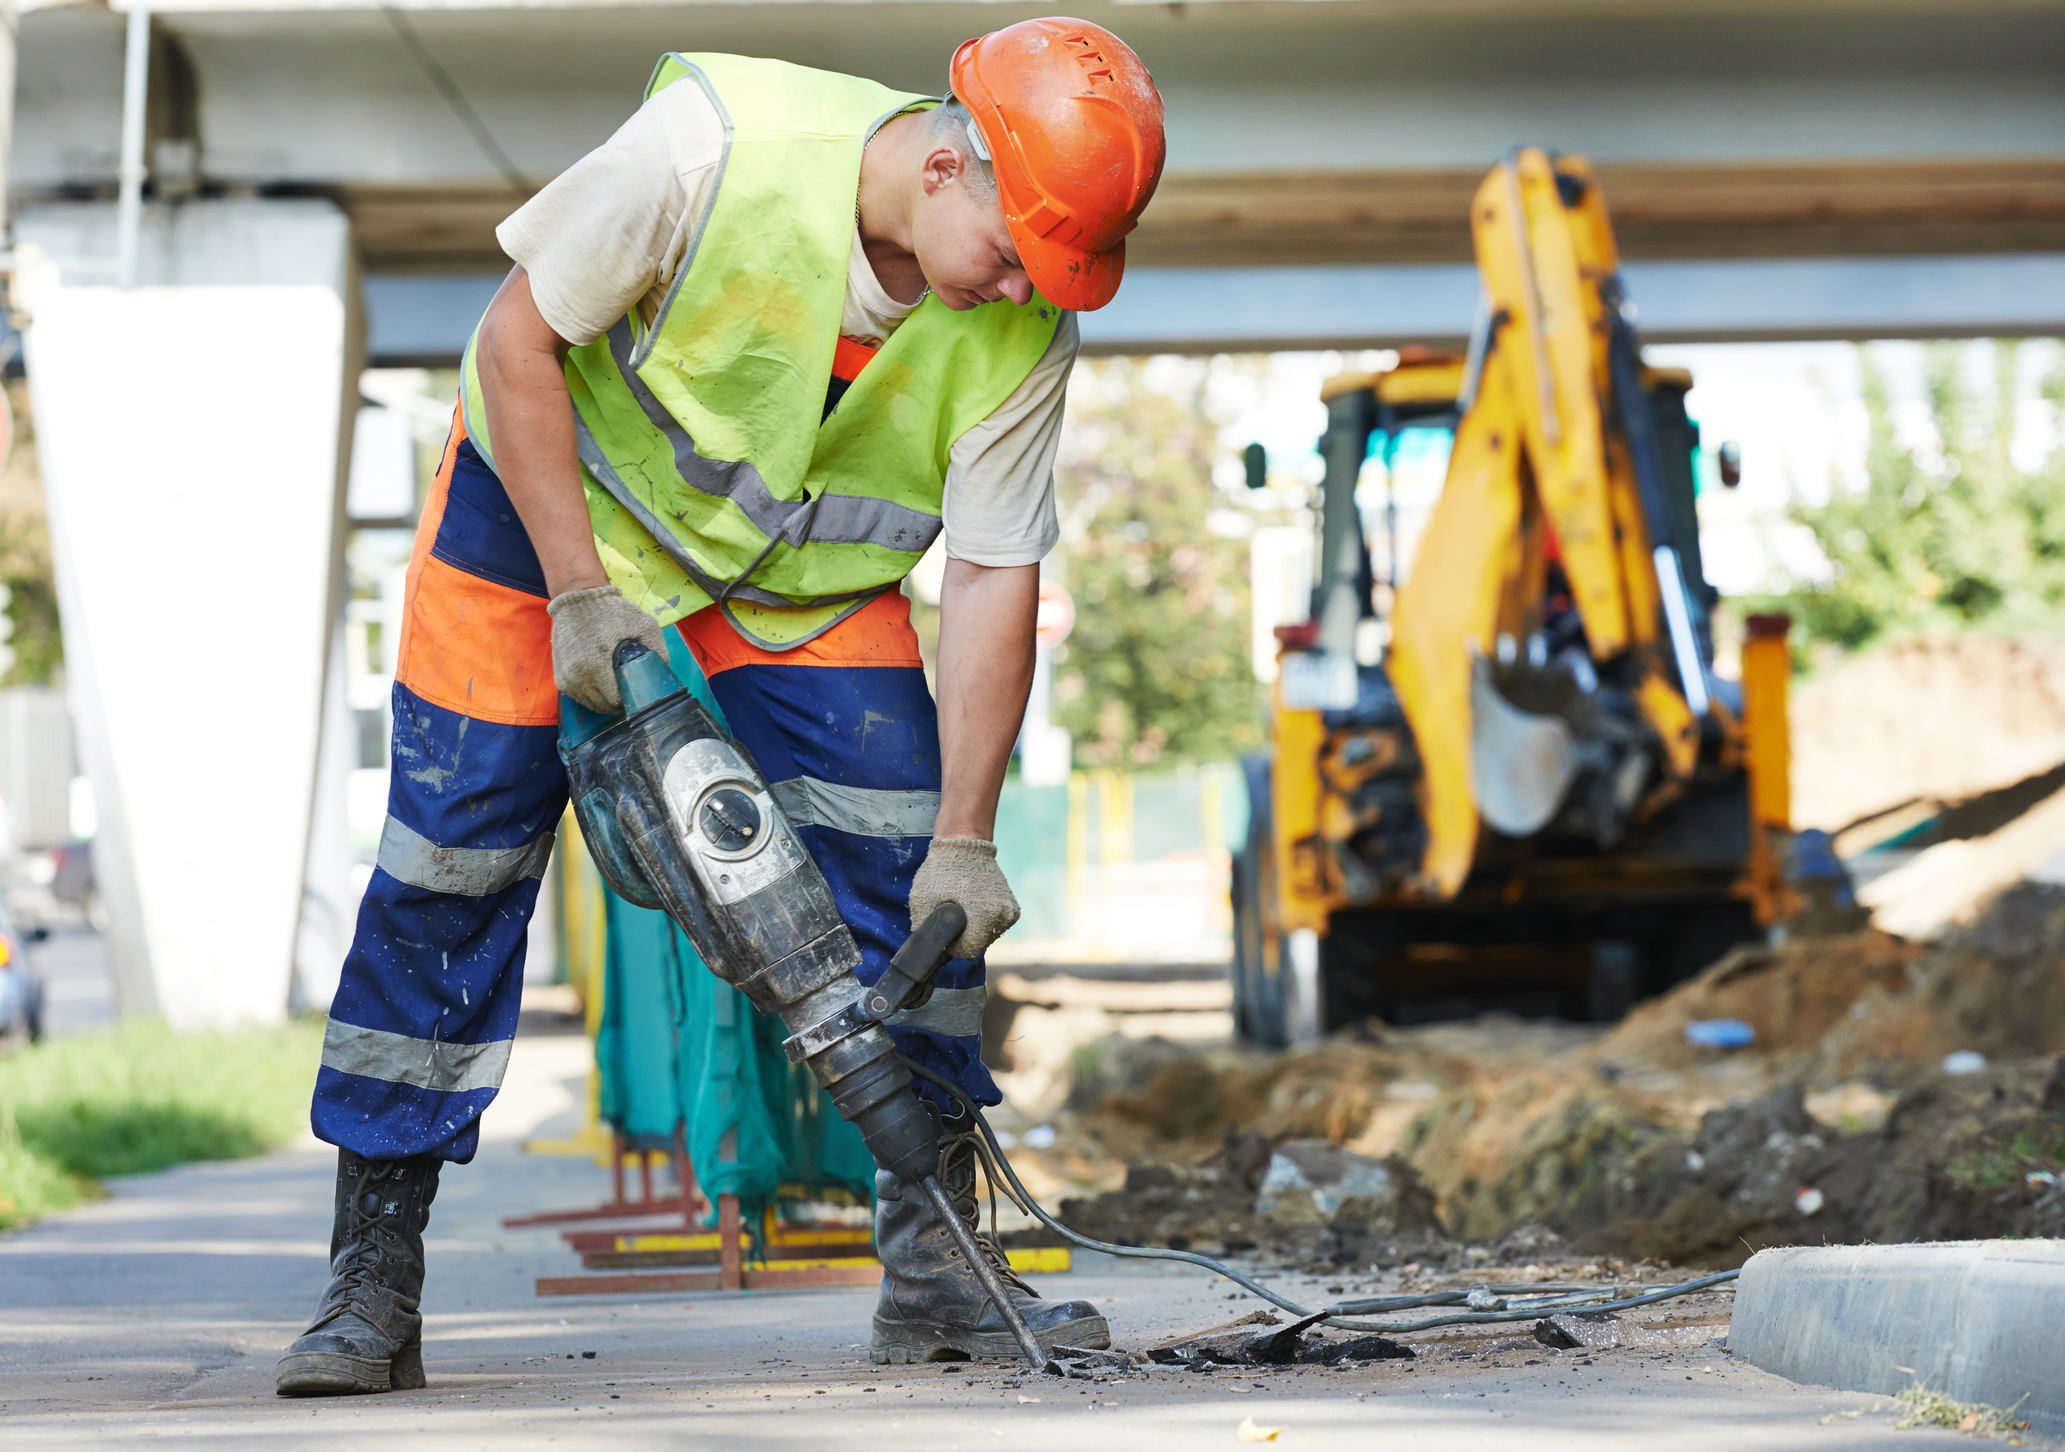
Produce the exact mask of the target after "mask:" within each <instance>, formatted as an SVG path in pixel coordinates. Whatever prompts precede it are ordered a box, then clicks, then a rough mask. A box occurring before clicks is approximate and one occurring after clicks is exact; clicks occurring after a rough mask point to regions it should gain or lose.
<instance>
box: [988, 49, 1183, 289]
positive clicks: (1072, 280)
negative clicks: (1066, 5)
mask: <svg viewBox="0 0 2065 1452" xmlns="http://www.w3.org/2000/svg"><path fill="white" fill-rule="evenodd" d="M951 76H952V84H953V90H954V95H955V96H957V97H959V98H960V100H961V102H962V104H964V105H965V106H967V108H968V112H969V114H970V115H971V116H973V117H974V118H975V124H976V126H977V127H978V128H980V130H981V132H982V136H981V140H982V142H983V143H984V145H985V146H986V147H987V149H988V152H989V156H988V157H987V158H986V159H987V160H988V161H989V162H990V163H991V165H992V166H994V167H995V168H996V174H997V194H998V196H999V197H1000V198H1001V199H1002V201H1003V204H1004V220H1005V222H1006V223H1007V224H1008V225H1009V226H1010V228H1011V236H1012V239H1013V240H1014V241H1015V242H1017V244H1018V260H1019V261H1020V262H1021V263H1023V264H1024V265H1025V271H1026V275H1027V276H1029V277H1030V278H1031V279H1032V282H1033V286H1035V287H1037V288H1038V289H1039V290H1040V292H1041V294H1042V295H1043V296H1045V297H1046V298H1047V299H1048V300H1049V301H1051V302H1056V303H1059V304H1060V305H1061V306H1062V307H1065V308H1071V309H1074V310H1075V311H1077V312H1088V311H1090V310H1091V309H1092V308H1101V307H1103V306H1104V305H1105V304H1106V303H1108V302H1110V301H1111V299H1112V295H1113V294H1114V293H1116V292H1117V291H1118V290H1119V277H1120V275H1121V274H1122V273H1124V271H1125V268H1126V243H1125V236H1126V234H1127V233H1128V232H1130V231H1132V230H1133V227H1134V224H1135V223H1137V222H1138V221H1139V220H1140V213H1141V210H1142V209H1143V208H1145V207H1146V206H1147V202H1148V198H1150V197H1152V196H1153V195H1154V188H1155V183H1156V182H1158V181H1160V180H1161V177H1162V156H1163V151H1164V147H1163V144H1162V97H1161V92H1159V91H1157V90H1156V89H1155V88H1154V79H1153V78H1152V77H1151V76H1149V75H1148V74H1147V67H1146V66H1144V65H1142V64H1141V63H1140V57H1139V56H1137V55H1135V54H1133V52H1132V49H1131V48H1130V47H1129V46H1127V44H1126V43H1125V42H1124V41H1122V40H1120V39H1119V38H1118V37H1117V36H1115V35H1113V34H1112V33H1111V32H1110V31H1108V30H1106V29H1104V28H1103V27H1102V26H1097V25H1091V24H1090V23H1089V22H1087V21H1083V20H1070V19H1067V18H1065V17H1061V16H1049V17H1047V18H1045V19H1041V20H1021V21H1020V22H1019V23H1018V24H1016V25H1012V26H1007V27H1005V28H1004V29H1002V30H999V31H995V32H993V33H992V34H989V35H985V36H981V37H979V38H978V39H975V40H971V41H969V42H968V43H967V44H965V45H963V46H962V47H961V48H960V49H959V50H957V51H955V52H954V63H953V69H952V72H951Z"/></svg>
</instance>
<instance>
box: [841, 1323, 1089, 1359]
mask: <svg viewBox="0 0 2065 1452" xmlns="http://www.w3.org/2000/svg"><path fill="white" fill-rule="evenodd" d="M1036 1335H1037V1337H1038V1340H1039V1343H1040V1345H1041V1347H1042V1348H1044V1349H1045V1350H1048V1351H1055V1350H1060V1349H1062V1348H1066V1347H1079V1348H1081V1349H1082V1350H1085V1351H1105V1350H1108V1349H1109V1348H1110V1346H1111V1326H1110V1325H1109V1323H1107V1322H1106V1321H1105V1319H1104V1318H1103V1317H1102V1316H1084V1317H1081V1318H1079V1319H1077V1320H1074V1321H1064V1322H1062V1323H1061V1324H1060V1325H1058V1326H1050V1327H1048V1328H1047V1329H1046V1330H1044V1331H1040V1332H1038V1333H1036ZM1024 1356H1025V1353H1024V1352H1023V1351H1021V1350H1020V1349H1019V1346H1018V1338H1017V1337H1015V1336H1013V1335H1012V1334H1011V1333H1010V1332H1009V1331H964V1330H961V1329H959V1328H957V1327H953V1326H942V1325H940V1324H939V1323H938V1322H936V1321H886V1320H884V1319H883V1318H882V1317H880V1316H877V1317H876V1318H875V1330H874V1335H873V1337H872V1338H871V1339H870V1341H869V1343H868V1360H870V1361H872V1362H874V1363H875V1365H877V1366H908V1365H914V1364H917V1363H920V1362H926V1361H957V1360H962V1359H969V1360H990V1361H1019V1360H1023V1359H1024Z"/></svg>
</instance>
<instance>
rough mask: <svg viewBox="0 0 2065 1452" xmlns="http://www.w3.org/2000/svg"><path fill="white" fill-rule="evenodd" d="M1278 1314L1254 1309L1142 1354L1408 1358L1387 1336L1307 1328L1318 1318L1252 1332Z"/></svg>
mask: <svg viewBox="0 0 2065 1452" xmlns="http://www.w3.org/2000/svg"><path fill="white" fill-rule="evenodd" d="M1281 1319H1282V1318H1281V1317H1279V1316H1277V1315H1276V1313H1275V1312H1273V1311H1255V1312H1253V1313H1251V1314H1249V1315H1246V1316H1243V1317H1241V1318H1240V1319H1239V1320H1238V1321H1229V1322H1228V1323H1227V1324H1226V1325H1224V1326H1215V1327H1213V1328H1212V1329H1211V1330H1209V1331H1201V1332H1198V1333H1197V1334H1195V1335H1192V1336H1185V1337H1181V1338H1179V1339H1177V1340H1174V1341H1165V1342H1163V1343H1162V1344H1161V1345H1159V1346H1154V1347H1150V1348H1149V1349H1148V1351H1147V1359H1148V1360H1150V1361H1153V1362H1158V1363H1160V1364H1161V1365H1163V1366H1188V1367H1193V1368H1200V1369H1201V1368H1205V1367H1212V1366H1291V1365H1304V1366H1340V1365H1343V1364H1344V1363H1352V1362H1362V1361H1410V1360H1412V1357H1413V1353H1412V1351H1411V1350H1410V1349H1409V1348H1407V1347H1405V1346H1402V1345H1400V1344H1399V1343H1398V1342H1396V1341H1393V1340H1392V1339H1391V1338H1390V1337H1388V1336H1350V1337H1347V1338H1345V1339H1330V1338H1329V1337H1327V1336H1326V1335H1325V1334H1324V1333H1321V1332H1316V1331H1314V1330H1313V1329H1312V1327H1313V1323H1314V1322H1315V1321H1317V1320H1318V1319H1319V1318H1318V1317H1316V1316H1314V1317H1309V1318H1307V1319H1305V1320H1302V1321H1295V1322H1293V1323H1292V1324H1290V1325H1288V1326H1283V1327H1281V1328H1280V1329H1278V1330H1275V1331H1254V1330H1250V1329H1248V1328H1250V1327H1254V1326H1276V1325H1277V1324H1278V1322H1279V1321H1280V1320H1281Z"/></svg>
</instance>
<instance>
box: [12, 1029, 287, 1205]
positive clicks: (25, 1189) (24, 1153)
mask: <svg viewBox="0 0 2065 1452" xmlns="http://www.w3.org/2000/svg"><path fill="white" fill-rule="evenodd" d="M322 1042H323V1025H322V1023H321V1021H320V1020H308V1021H301V1022H296V1023H290V1024H283V1025H280V1026H278V1027H274V1028H252V1029H238V1030H234V1031H231V1032H226V1033H209V1034H175V1033H173V1032H172V1031H171V1030H170V1029H168V1028H166V1027H165V1025H164V1024H163V1023H160V1022H158V1021H156V1020H151V1019H133V1020H130V1021H128V1022H126V1023H123V1024H121V1025H120V1026H119V1027H116V1028H113V1029H109V1030H107V1031H105V1032H102V1033H97V1034H83V1035H81V1036H79V1037H77V1038H70V1039H60V1040H58V1041H56V1042H54V1043H51V1042H46V1043H44V1044H42V1045H39V1046H37V1047H35V1048H30V1049H25V1050H23V1051H22V1052H19V1053H16V1054H11V1055H8V1056H7V1057H5V1058H0V1230H11V1229H14V1228H15V1227H17V1226H21V1225H26V1224H28V1223H29V1222H30V1221H31V1220H34V1219H36V1218H37V1217H38V1216H41V1215H46V1214H49V1213H50V1212H51V1211H53V1210H62V1209H64V1208H66V1207H67V1206H70V1205H76V1204H78V1203H79V1201H80V1200H82V1199H85V1198H88V1197H90V1196H92V1195H94V1194H96V1193H98V1185H97V1182H98V1181H99V1180H100V1179H101V1178H102V1177H103V1176H107V1175H139V1174H145V1173H148V1172H149V1171H152V1170H162V1169H167V1168H170V1167H171V1166H173V1165H179V1164H185V1163H187V1162H188V1161H190V1160H228V1159H238V1158H241V1157H243V1156H245V1155H254V1154H257V1153H259V1152H260V1151H262V1150H266V1149H269V1148H271V1147H273V1146H274V1145H278V1144H283V1143H285V1142H286V1141H288V1140H290V1139H292V1138H293V1137H294V1136H295V1135H297V1134H299V1133H300V1132H301V1128H302V1126H303V1125H305V1124H307V1123H308V1097H309V1091H310V1090H311V1089H312V1088H313V1087H314V1084H315V1071H316V1063H317V1060H318V1059H319V1058H320V1057H321V1054H322Z"/></svg>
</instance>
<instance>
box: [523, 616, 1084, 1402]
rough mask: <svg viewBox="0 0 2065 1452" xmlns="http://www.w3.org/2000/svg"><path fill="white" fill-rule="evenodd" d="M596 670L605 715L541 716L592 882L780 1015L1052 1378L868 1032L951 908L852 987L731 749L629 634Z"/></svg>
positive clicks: (774, 816)
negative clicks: (591, 862)
mask: <svg viewBox="0 0 2065 1452" xmlns="http://www.w3.org/2000/svg"><path fill="white" fill-rule="evenodd" d="M612 664H613V665H614V666H615V668H616V676H617V687H618V690H619V691H620V692H621V693H622V697H623V710H622V712H621V713H620V714H618V715H614V716H611V715H603V714H600V713H597V712H594V711H590V710H588V709H587V708H586V707H584V706H582V705H581V704H580V703H579V702H576V701H573V700H571V699H569V698H567V697H564V696H562V697H561V698H560V718H559V719H560V737H559V755H560V760H561V761H563V762H564V763H565V764H566V770H567V776H568V778H569V781H570V783H571V786H572V791H573V807H574V816H575V818H576V819H577V820H578V821H579V822H580V824H581V834H582V836H583V837H585V838H586V839H587V842H588V848H589V851H590V853H591V854H592V855H593V857H594V859H595V864H596V867H597V869H598V870H599V871H600V872H601V873H602V876H603V879H604V881H606V882H608V883H609V885H610V887H611V888H612V889H613V890H614V891H615V892H616V893H617V894H618V895H619V896H621V897H623V898H624V899H626V900H627V901H629V902H633V903H636V904H638V906H640V907H644V908H654V909H658V910H660V911H663V912H665V913H666V914H667V916H668V917H670V918H672V919H673V920H674V922H675V923H676V924H677V925H678V926H679V927H680V929H681V931H682V932H684V933H686V934H687V935H688V939H689V941H690V942H691V943H693V944H694V945H695V949H696V952H697V953H698V954H700V955H701V956H702V959H703V962H704V963H706V964H708V965H709V968H710V971H711V972H713V973H715V974H716V975H717V976H718V977H719V978H721V979H723V980H724V981H725V982H727V983H729V984H731V985H732V986H733V987H734V988H736V989H738V990H739V992H741V993H743V994H744V995H745V996H746V999H747V1001H748V1002H750V1003H751V1004H752V1005H753V1007H754V1008H755V1009H756V1010H758V1011H759V1012H761V1013H763V1014H772V1015H773V1016H775V1017H777V1018H779V1019H780V1020H781V1021H782V1023H783V1024H784V1025H785V1026H786V1027H787V1028H788V1030H789V1033H790V1037H789V1039H788V1040H787V1042H785V1043H784V1044H783V1045H782V1047H783V1049H784V1050H785V1051H786V1052H787V1054H788V1056H789V1060H790V1062H791V1063H795V1064H802V1065H805V1066H807V1067H808V1068H809V1070H810V1072H811V1076H812V1077H813V1078H815V1079H816V1080H817V1082H818V1083H819V1084H821V1085H823V1086H824V1088H825V1091H826V1092H827V1093H828V1094H829V1095H830V1096H831V1100H832V1105H833V1107H834V1108H836V1109H837V1110H838V1111H839V1113H840V1115H841V1116H842V1117H843V1118H845V1119H847V1120H849V1121H850V1122H851V1123H852V1124H853V1125H854V1126H855V1127H856V1128H858V1129H859V1130H860V1132H861V1137H862V1139H864V1140H865V1141H866V1142H867V1146H868V1149H869V1151H870V1152H871V1153H872V1154H873V1155H874V1157H875V1163H876V1164H878V1165H880V1166H881V1167H882V1168H883V1169H885V1170H888V1171H890V1172H891V1173H892V1174H894V1175H896V1176H897V1177H898V1178H899V1179H902V1180H904V1181H905V1182H907V1183H910V1184H914V1185H916V1186H917V1187H918V1188H919V1189H920V1190H922V1191H923V1192H924V1194H925V1197H926V1199H927V1200H929V1201H930V1202H931V1204H932V1209H933V1212H934V1213H935V1214H937V1215H938V1216H939V1218H940V1219H941V1220H942V1221H944V1222H945V1224H946V1228H947V1233H948V1234H949V1235H951V1236H952V1237H953V1241H954V1244H955V1246H956V1247H957V1248H958V1249H959V1250H960V1252H961V1256H962V1258H963V1259H964V1260H966V1261H967V1262H968V1266H969V1269H970V1270H972V1271H973V1272H974V1273H975V1276H976V1279H977V1280H978V1281H980V1282H981V1284H982V1288H983V1290H984V1291H985V1292H986V1293H987V1294H988V1295H989V1297H990V1299H991V1301H992V1302H993V1303H994V1304H995V1305H996V1308H997V1312H998V1314H999V1315H1001V1316H1002V1317H1003V1318H1004V1323H1005V1324H1006V1325H1007V1326H1009V1327H1010V1328H1011V1334H1012V1336H1013V1337H1015V1338H1016V1339H1017V1341H1018V1345H1019V1347H1020V1348H1021V1349H1022V1350H1023V1351H1024V1352H1025V1355H1026V1359H1027V1360H1029V1361H1030V1362H1032V1364H1033V1365H1034V1366H1035V1367H1038V1368H1040V1369H1041V1370H1044V1371H1058V1370H1059V1368H1058V1367H1057V1366H1055V1365H1054V1364H1053V1363H1051V1362H1050V1361H1049V1359H1048V1356H1047V1354H1046V1352H1045V1351H1044V1350H1043V1349H1042V1348H1041V1346H1040V1344H1039V1341H1038V1340H1037V1339H1036V1338H1035V1337H1034V1335H1033V1333H1032V1329H1031V1328H1030V1327H1029V1326H1027V1325H1026V1323H1025V1318H1024V1317H1023V1316H1022V1315H1020V1314H1019V1312H1018V1308H1017V1306H1016V1305H1015V1304H1013V1302H1012V1300H1011V1297H1010V1294H1009V1292H1008V1290H1007V1288H1006V1287H1005V1285H1004V1281H1003V1278H1002V1276H1000V1275H999V1274H998V1272H997V1269H996V1267H995V1266H994V1265H993V1264H992V1263H991V1262H990V1259H989V1257H988V1256H987V1255H985V1254H984V1251H983V1247H982V1245H981V1244H980V1243H979V1242H978V1241H977V1239H976V1236H975V1233H974V1231H973V1230H972V1229H970V1228H969V1226H968V1224H967V1223H966V1222H965V1221H963V1220H962V1219H961V1217H960V1215H959V1214H958V1213H957V1212H956V1211H955V1210H954V1207H953V1202H952V1201H951V1200H949V1199H948V1198H947V1193H946V1190H945V1188H944V1187H942V1186H941V1185H940V1183H939V1178H938V1174H937V1170H938V1166H939V1128H938V1125H937V1123H936V1122H935V1121H934V1119H933V1117H932V1114H931V1112H930V1111H929V1110H928V1109H927V1108H926V1106H925V1105H924V1104H923V1103H922V1102H921V1101H920V1100H919V1098H918V1096H917V1094H916V1092H915V1091H914V1089H913V1087H912V1080H911V1071H910V1068H909V1066H908V1065H906V1064H905V1062H904V1060H903V1059H902V1058H901V1057H900V1056H899V1055H898V1054H897V1052H896V1046H895V1044H894V1043H892V1042H891V1040H890V1037H889V1032H888V1029H887V1028H886V1027H884V1024H885V1022H886V1020H888V1019H889V1018H890V1017H891V1016H892V1015H893V1014H895V1013H896V1012H898V1011H899V1010H901V1009H904V1008H915V1007H917V1006H919V1005H921V1004H923V1003H924V1002H925V1001H926V1000H927V999H929V998H930V997H931V996H932V977H933V975H934V974H935V973H937V972H938V971H939V968H940V965H941V964H943V963H944V962H946V960H947V959H948V958H949V957H951V956H952V953H951V950H950V946H949V945H951V944H952V943H953V941H954V940H955V939H956V938H958V937H959V936H960V935H961V931H962V929H963V928H965V927H966V926H967V921H968V920H967V914H966V913H964V912H963V911H962V910H961V908H960V906H959V905H958V904H956V903H944V904H942V905H941V906H940V907H938V908H936V909H935V910H934V911H933V912H932V914H931V915H930V916H929V917H927V918H926V919H925V921H924V922H923V923H920V924H919V925H918V926H917V928H916V930H915V931H914V932H912V934H911V936H910V937H909V938H908V939H907V940H906V941H905V942H904V945H903V946H902V947H901V948H899V949H898V950H897V951H896V954H895V956H894V957H892V958H891V959H890V960H889V968H888V970H887V971H886V972H885V973H883V975H882V977H881V979H880V980H879V981H877V982H876V983H875V984H874V985H873V986H872V987H864V986H863V985H862V984H861V981H860V979H859V978H858V977H856V976H855V974H854V970H855V969H856V968H857V967H859V966H860V961H861V958H860V948H859V947H858V945H856V944H855V942H854V940H853V933H852V931H851V930H850V929H849V928H848V927H847V926H846V922H845V920H844V919H843V918H841V917H840V916H839V910H838V905H837V903H836V902H835V901H834V900H833V898H832V891H831V888H830V887H829V886H827V885H826V883H825V879H824V874H823V873H821V872H820V871H818V867H817V864H816V863H815V862H813V861H812V860H811V857H810V854H809V853H807V852H805V851H804V850H803V844H802V843H801V842H800V841H799V840H798V839H797V837H796V832H795V828H794V827H792V826H791V825H790V823H789V821H788V818H787V817H786V816H785V815H784V814H783V812H782V809H781V807H780V806H779V805H778V804H777V803H776V801H775V799H774V796H773V794H772V793H771V792H770V791H769V790H768V786H767V782H766V780H765V779H764V778H763V777H762V776H761V774H760V772H759V769H758V768H757V767H756V766H755V765H754V764H753V761H752V758H751V757H750V755H748V753H747V752H746V750H745V748H744V747H743V746H742V745H740V743H739V742H737V741H736V740H734V739H733V738H732V737H731V735H730V734H729V733H728V732H726V731H725V730H724V728H723V727H722V726H720V725H719V724H718V722H717V720H716V718H715V717H714V716H713V715H712V714H711V712H710V711H709V710H707V709H705V707H704V706H703V704H702V702H701V701H699V700H698V699H697V698H696V696H695V695H694V694H692V693H691V692H690V691H689V690H688V688H687V687H685V686H684V685H683V684H682V683H681V681H680V680H679V679H677V678H676V677H675V675H674V672H673V671H672V670H671V669H670V668H669V667H668V666H667V664H666V662H665V661H663V660H662V659H661V658H660V657H659V656H658V655H656V654H654V653H653V652H652V651H650V650H648V649H646V647H644V646H643V645H640V644H639V643H638V642H637V641H632V640H627V641H624V642H623V643H622V644H620V645H619V646H618V647H617V649H616V653H615V656H614V657H613V660H612Z"/></svg>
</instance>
